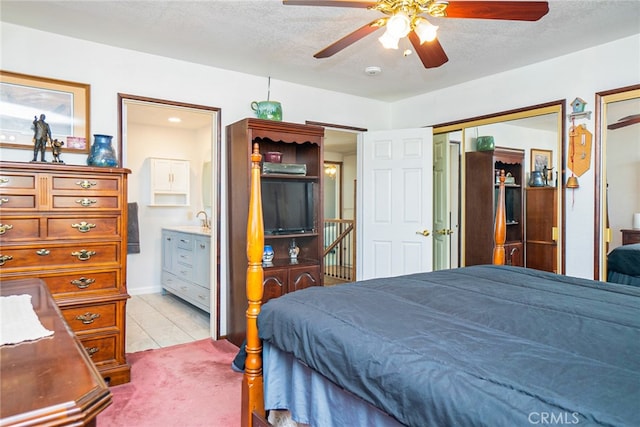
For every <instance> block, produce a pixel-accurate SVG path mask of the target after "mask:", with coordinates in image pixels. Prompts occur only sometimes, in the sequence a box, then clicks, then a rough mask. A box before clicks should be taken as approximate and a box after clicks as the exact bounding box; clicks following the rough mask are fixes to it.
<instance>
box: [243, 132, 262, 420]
mask: <svg viewBox="0 0 640 427" xmlns="http://www.w3.org/2000/svg"><path fill="white" fill-rule="evenodd" d="M261 158H262V156H261V155H260V151H259V148H258V144H253V153H251V182H250V196H249V218H248V220H247V259H248V264H249V265H248V267H247V300H248V303H249V306H248V307H247V347H246V349H247V359H246V362H245V369H244V377H243V379H242V414H241V425H242V426H243V427H252V426H253V420H252V413H253V412H254V411H255V412H256V413H258V414H260V415H261V416H262V417H264V416H265V411H264V390H263V387H262V385H263V380H262V343H261V342H260V338H259V337H258V323H257V321H258V314H260V307H261V305H262V282H263V279H264V270H263V269H262V253H263V251H264V224H263V222H262V197H261V194H260V160H261Z"/></svg>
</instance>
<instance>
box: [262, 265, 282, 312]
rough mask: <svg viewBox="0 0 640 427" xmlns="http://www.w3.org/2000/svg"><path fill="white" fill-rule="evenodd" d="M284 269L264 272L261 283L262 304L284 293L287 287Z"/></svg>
mask: <svg viewBox="0 0 640 427" xmlns="http://www.w3.org/2000/svg"><path fill="white" fill-rule="evenodd" d="M287 277H288V276H287V269H286V268H268V269H265V270H264V279H263V281H262V289H263V295H262V303H263V304H264V303H266V302H267V301H269V300H270V299H271V298H278V297H280V296H282V295H284V294H285V293H286V291H287V290H286V285H287Z"/></svg>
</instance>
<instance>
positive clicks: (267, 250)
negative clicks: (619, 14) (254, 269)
mask: <svg viewBox="0 0 640 427" xmlns="http://www.w3.org/2000/svg"><path fill="white" fill-rule="evenodd" d="M274 256H275V252H273V248H272V247H271V245H264V251H263V252H262V262H263V263H264V264H265V265H271V264H272V262H273V257H274Z"/></svg>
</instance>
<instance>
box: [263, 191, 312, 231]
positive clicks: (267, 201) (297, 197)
mask: <svg viewBox="0 0 640 427" xmlns="http://www.w3.org/2000/svg"><path fill="white" fill-rule="evenodd" d="M262 215H263V220H264V233H265V234H267V235H276V234H296V233H309V232H312V231H313V230H314V223H313V220H314V215H313V182H305V181H292V180H277V179H268V180H262Z"/></svg>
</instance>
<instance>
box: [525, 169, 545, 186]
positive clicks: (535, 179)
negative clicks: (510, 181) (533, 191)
mask: <svg viewBox="0 0 640 427" xmlns="http://www.w3.org/2000/svg"><path fill="white" fill-rule="evenodd" d="M529 185H530V186H531V187H544V178H543V177H542V171H531V176H530V177H529Z"/></svg>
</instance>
